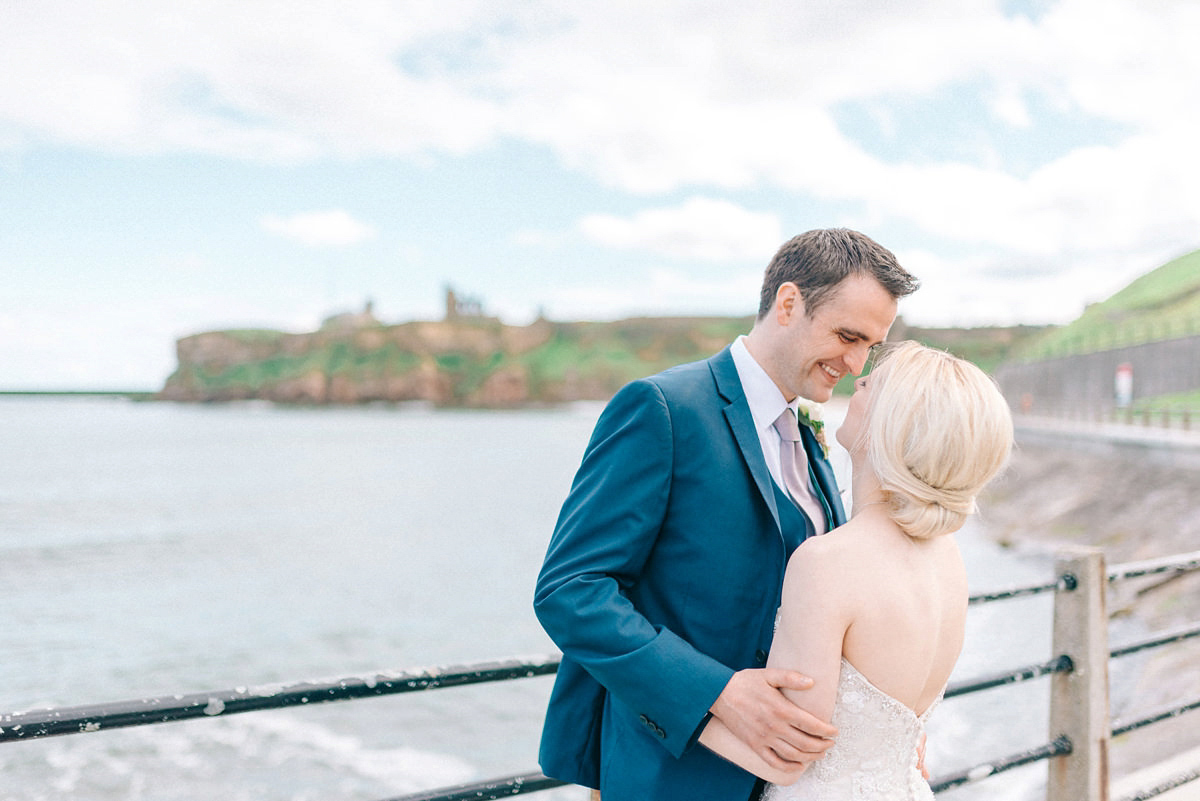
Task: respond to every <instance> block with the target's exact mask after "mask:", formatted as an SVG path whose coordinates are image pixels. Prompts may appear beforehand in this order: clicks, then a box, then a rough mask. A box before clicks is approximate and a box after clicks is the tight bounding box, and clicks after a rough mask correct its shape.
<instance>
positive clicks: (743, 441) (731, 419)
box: [708, 347, 783, 533]
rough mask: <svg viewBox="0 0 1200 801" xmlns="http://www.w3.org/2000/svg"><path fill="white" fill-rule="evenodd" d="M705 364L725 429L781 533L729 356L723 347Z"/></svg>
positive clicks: (747, 408) (764, 466)
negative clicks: (717, 395)
mask: <svg viewBox="0 0 1200 801" xmlns="http://www.w3.org/2000/svg"><path fill="white" fill-rule="evenodd" d="M708 365H709V369H710V370H711V371H712V374H713V380H714V381H715V382H716V384H717V392H719V393H720V395H721V397H722V398H723V399H724V400H725V401H726V402H727V403H728V405H727V406H726V407H725V409H724V412H725V420H726V421H727V422H728V423H729V430H730V431H732V432H733V438H734V440H735V441H736V442H737V444H738V449H739V450H741V452H742V458H743V459H744V460H745V461H746V466H747V467H748V468H749V469H750V475H751V476H753V477H754V484H755V486H757V487H758V491H759V494H761V495H762V497H763V500H764V501H766V504H767V508H768V509H770V510H771V517H772V518H773V519H774V520H775V526H776V528H778V529H779V530H780V532H781V533H782V532H783V526H782V525H781V524H780V522H779V507H778V506H776V504H775V491H774V482H773V481H772V480H771V473H770V471H768V470H767V461H766V459H764V458H763V452H762V444H761V443H760V442H759V440H758V432H757V431H755V430H754V417H753V416H752V415H751V414H750V406H749V404H747V403H746V393H745V391H744V390H743V389H742V382H741V379H739V378H738V374H737V367H736V366H734V363H733V354H732V353H730V352H729V348H728V347H727V348H725V349H724V350H723V351H721V352H720V353H718V354H717V355H716V356H713V357H712V358H711V359H709V360H708Z"/></svg>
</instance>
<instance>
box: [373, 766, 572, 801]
mask: <svg viewBox="0 0 1200 801" xmlns="http://www.w3.org/2000/svg"><path fill="white" fill-rule="evenodd" d="M564 785H566V782H563V781H559V780H558V779H551V778H549V777H547V776H546V775H544V774H542V773H537V772H534V773H520V774H517V775H515V776H502V777H500V778H497V779H487V780H485V781H481V782H474V783H471V784H457V785H454V786H453V787H443V788H442V789H439V790H427V791H424V792H420V793H413V794H411V795H402V796H397V797H395V798H387V799H383V801H491V799H496V798H508V797H509V796H514V795H524V794H525V793H538V792H541V791H542V790H552V789H554V788H555V787H562V786H564Z"/></svg>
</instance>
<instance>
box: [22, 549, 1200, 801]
mask: <svg viewBox="0 0 1200 801" xmlns="http://www.w3.org/2000/svg"><path fill="white" fill-rule="evenodd" d="M1197 569H1200V551H1198V552H1195V553H1191V554H1180V555H1177V556H1173V557H1167V558H1164V559H1155V560H1148V561H1144V562H1137V563H1129V564H1125V565H1119V566H1115V567H1113V568H1112V569H1111V570H1109V571H1108V580H1109V582H1115V581H1121V580H1126V579H1132V578H1143V577H1147V576H1152V575H1161V574H1183V573H1186V572H1190V571H1194V570H1197ZM1075 588H1076V580H1075V577H1074V576H1072V575H1070V574H1064V575H1061V576H1059V577H1058V578H1057V579H1056V580H1055V581H1054V582H1051V583H1042V584H1035V585H1027V586H1019V587H1013V588H1010V589H1006V590H1002V591H998V592H990V593H983V594H978V595H973V596H972V597H971V598H970V603H971V604H973V605H974V604H981V603H991V602H996V601H1002V600H1008V599H1014V598H1023V597H1028V596H1031V595H1037V594H1041V593H1046V592H1059V593H1061V592H1072V591H1074V590H1075ZM1197 636H1200V623H1195V624H1189V625H1186V626H1183V627H1180V628H1177V629H1175V630H1172V631H1168V632H1163V633H1159V634H1156V635H1153V636H1150V637H1147V638H1144V639H1142V640H1140V641H1137V642H1131V643H1127V644H1125V645H1122V646H1120V647H1117V648H1113V649H1112V650H1111V651H1110V653H1109V656H1110V658H1119V657H1123V656H1127V655H1129V654H1133V653H1137V652H1140V651H1144V650H1147V649H1151V648H1159V647H1164V646H1167V645H1171V644H1175V643H1179V642H1182V641H1185V640H1189V639H1192V638H1194V637H1197ZM558 664H559V657H557V656H545V657H536V658H524V659H515V658H514V659H504V660H497V661H491V662H483V663H476V664H470V665H454V666H446V667H436V668H427V669H422V670H416V671H399V672H382V673H378V674H376V675H374V676H370V677H351V678H344V679H336V680H332V681H325V682H302V683H295V684H290V685H270V686H266V687H258V688H248V689H237V690H223V691H217V692H209V693H194V694H190V695H182V696H163V697H154V698H144V699H138V700H132V701H121V702H114V703H108V704H95V705H89V706H76V707H62V708H58V709H45V710H30V711H26V712H11V713H5V714H0V742H12V741H18V740H31V739H37V738H44V737H54V736H61V735H68V734H80V733H87V732H95V731H102V730H108V729H114V728H124V727H130V726H145V725H155V724H159V723H166V722H170V721H178V720H187V719H195V718H206V717H207V718H211V717H219V716H224V715H231V714H239V713H243V712H253V711H259V710H265V709H279V708H285V707H295V706H305V705H312V704H320V703H328V702H334V701H348V700H355V699H359V698H370V697H377V696H384V695H394V694H398V693H408V692H419V691H424V690H433V689H441V688H448V687H461V686H466V685H472V684H481V683H486V682H495V681H508V680H511V679H518V678H529V677H534V676H544V675H549V674H552V673H554V672H556V670H557V668H558ZM1073 669H1074V665H1073V664H1072V660H1071V659H1070V658H1069V657H1067V656H1065V655H1059V656H1055V657H1053V658H1052V659H1050V660H1048V661H1046V662H1042V663H1038V664H1034V665H1027V666H1023V667H1018V668H1015V669H1011V670H1008V671H1003V672H1000V673H997V674H994V675H990V676H983V677H979V678H976V679H972V680H970V681H963V682H957V683H954V684H951V685H950V686H949V687H947V689H946V698H952V697H956V696H962V695H967V694H971V693H976V692H982V691H985V690H988V689H992V688H995V687H1000V686H1004V685H1007V684H1013V683H1017V682H1022V681H1027V680H1029V679H1033V678H1038V677H1041V676H1049V675H1053V674H1056V673H1069V672H1070V671H1072V670H1073ZM1196 709H1200V699H1192V700H1189V701H1185V702H1183V703H1182V704H1177V705H1175V706H1172V707H1169V708H1164V709H1157V710H1153V711H1151V712H1150V713H1148V714H1144V715H1143V716H1141V717H1139V718H1136V719H1133V720H1128V721H1126V720H1121V721H1114V722H1113V724H1112V735H1113V736H1118V735H1120V734H1125V733H1128V732H1130V731H1134V730H1136V729H1140V728H1144V727H1146V726H1149V725H1152V724H1154V723H1158V722H1161V721H1164V720H1169V719H1172V718H1175V717H1178V716H1180V715H1182V714H1184V713H1186V712H1189V711H1193V710H1196ZM1071 753H1072V743H1071V741H1070V740H1069V739H1068V738H1067V737H1063V736H1059V737H1056V738H1055V739H1054V740H1052V741H1051V742H1049V743H1046V744H1043V745H1040V746H1037V747H1034V748H1030V749H1027V750H1025V751H1021V752H1019V753H1015V754H1009V755H1005V756H1002V757H999V758H997V759H994V760H990V761H988V762H986V763H983V764H980V765H976V766H974V767H970V768H967V769H965V770H962V771H959V772H957V773H953V774H950V775H946V776H940V777H935V778H934V780H933V781H931V783H930V784H931V786H932V787H933V789H934V792H942V791H945V790H947V789H950V788H954V787H958V786H961V785H964V784H969V783H973V782H978V781H982V780H983V779H986V778H989V777H991V776H995V775H997V774H999V773H1003V772H1005V771H1008V770H1011V769H1013V768H1017V767H1021V766H1023V765H1028V764H1032V763H1034V762H1038V761H1042V760H1047V759H1051V758H1054V757H1058V756H1064V755H1068V754H1071ZM1196 779H1197V772H1196V771H1190V772H1188V773H1185V774H1181V775H1180V776H1176V777H1173V778H1172V779H1171V780H1169V781H1167V782H1163V783H1162V784H1161V785H1160V786H1159V787H1156V788H1149V789H1147V790H1145V791H1143V792H1140V793H1139V794H1138V795H1136V796H1133V797H1130V798H1128V799H1122V801H1145V800H1146V799H1149V798H1152V797H1154V796H1155V795H1158V794H1161V793H1163V792H1167V791H1168V790H1171V789H1174V788H1175V787H1178V786H1181V785H1182V784H1185V783H1187V782H1190V781H1194V780H1196ZM562 785H563V782H560V781H557V780H555V779H550V778H547V777H546V776H544V775H542V774H541V773H538V772H529V773H521V774H514V775H511V776H504V777H499V778H493V779H488V780H485V781H480V782H474V783H470V784H462V785H458V786H455V787H447V788H440V789H435V790H430V791H425V792H421V793H417V794H409V795H405V796H400V797H397V798H394V799H388V800H387V801H467V799H470V800H471V801H487V800H488V799H499V798H507V797H510V796H514V795H522V794H527V793H534V792H540V791H543V790H549V789H552V788H554V787H559V786H562Z"/></svg>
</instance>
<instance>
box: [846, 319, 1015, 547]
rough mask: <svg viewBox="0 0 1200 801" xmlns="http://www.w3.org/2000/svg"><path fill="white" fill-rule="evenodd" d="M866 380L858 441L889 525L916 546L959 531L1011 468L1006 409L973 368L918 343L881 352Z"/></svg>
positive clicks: (1009, 422)
mask: <svg viewBox="0 0 1200 801" xmlns="http://www.w3.org/2000/svg"><path fill="white" fill-rule="evenodd" d="M868 380H869V381H870V388H871V394H870V396H869V398H868V405H867V410H866V425H865V427H864V431H863V432H862V436H865V438H866V442H865V445H866V448H867V463H868V465H869V466H870V469H872V470H873V471H874V472H875V475H876V476H877V477H878V479H879V483H880V487H881V488H882V489H883V493H884V500H885V502H886V503H887V505H888V508H889V510H890V513H891V517H892V519H893V520H894V521H895V522H896V524H897V525H899V526H900V528H901V529H902V530H903V531H904V532H905V533H906V534H908V535H909V536H910V537H913V538H914V539H928V538H931V537H937V536H939V535H942V534H949V533H951V532H953V531H957V530H958V529H959V528H960V527H962V524H963V523H964V522H965V521H966V518H967V515H969V514H971V513H972V512H974V511H975V497H976V495H978V494H979V492H980V491H981V490H982V489H983V487H984V486H985V485H986V484H987V483H988V482H989V481H990V480H991V479H992V478H994V477H995V476H996V474H997V473H999V472H1000V470H1001V469H1002V468H1003V467H1004V465H1005V464H1006V463H1007V461H1008V456H1009V452H1010V450H1011V448H1012V440H1013V426H1012V416H1011V414H1010V413H1009V410H1008V404H1007V403H1006V402H1005V400H1004V398H1003V396H1002V395H1001V394H1000V391H999V389H998V388H997V387H996V384H995V383H994V382H993V381H992V379H991V378H989V377H988V376H987V375H986V374H985V373H984V372H983V371H982V370H980V369H979V368H978V367H976V366H975V365H973V364H971V363H970V362H967V361H964V360H962V359H959V358H957V357H955V356H952V355H950V354H949V353H946V352H945V351H940V350H934V349H932V348H927V347H925V346H923V345H920V344H918V343H916V342H900V343H897V344H895V345H887V346H884V348H883V354H882V355H881V357H880V359H879V361H878V364H877V366H876V367H875V369H874V370H873V371H872V372H871V374H870V377H869V379H868Z"/></svg>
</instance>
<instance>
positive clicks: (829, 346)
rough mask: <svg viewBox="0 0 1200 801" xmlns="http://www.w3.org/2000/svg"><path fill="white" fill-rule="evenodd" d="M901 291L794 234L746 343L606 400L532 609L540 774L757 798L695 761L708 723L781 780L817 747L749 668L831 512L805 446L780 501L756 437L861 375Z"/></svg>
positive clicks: (899, 271) (775, 262) (813, 732)
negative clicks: (546, 656)
mask: <svg viewBox="0 0 1200 801" xmlns="http://www.w3.org/2000/svg"><path fill="white" fill-rule="evenodd" d="M916 287H917V281H916V279H915V278H913V276H911V275H909V274H908V273H907V272H906V271H905V270H904V269H903V268H901V267H900V265H899V264H898V263H897V261H896V258H895V256H894V255H892V253H891V252H890V251H888V250H887V249H885V248H883V247H882V246H880V245H879V244H877V243H876V242H874V241H873V240H871V239H870V238H868V237H867V236H865V235H863V234H861V233H858V232H856V231H850V230H846V229H831V230H817V231H810V232H808V233H805V234H801V235H800V236H797V237H795V238H794V239H792V240H790V241H789V242H787V243H786V244H784V245H783V247H782V248H780V250H779V252H778V253H776V255H775V257H774V258H773V259H772V261H771V263H770V264H769V265H768V267H767V270H766V273H765V276H764V279H763V285H762V292H761V297H760V301H759V309H758V316H757V318H756V320H755V323H754V326H753V328H752V330H751V331H750V333H749V334H748V335H746V336H744V337H739V338H738V339H737V341H735V342H734V343H733V344H732V345H731V346H730V347H727V348H725V349H724V350H722V351H721V352H720V353H718V354H717V355H715V356H713V357H712V358H710V359H708V360H706V361H701V362H695V363H693V364H686V365H682V366H679V367H675V368H672V369H670V370H667V371H666V372H663V373H661V374H659V375H656V376H652V377H650V378H646V379H642V380H640V381H635V382H633V383H631V384H629V385H627V386H626V387H624V388H623V389H622V390H621V391H620V392H618V393H617V395H616V396H614V397H613V399H612V400H611V401H610V402H609V404H608V406H607V407H606V408H605V410H604V412H603V414H602V415H601V416H600V419H599V421H598V422H597V423H596V428H595V431H594V432H593V434H592V439H591V442H590V443H589V445H588V448H587V452H586V453H585V454H584V457H583V462H582V464H581V465H580V468H579V471H578V473H577V474H576V476H575V481H574V483H573V485H572V487H571V491H570V494H569V495H568V497H567V499H566V502H565V503H564V504H563V508H562V511H561V513H560V515H559V519H558V524H557V526H556V528H555V531H554V535H553V537H552V538H551V541H550V546H549V549H548V551H547V553H546V559H545V563H544V565H543V567H542V571H541V574H540V575H539V577H538V582H537V589H536V593H535V598H534V608H535V610H536V612H537V615H538V618H539V620H540V621H541V623H542V625H543V627H544V628H545V629H546V631H547V633H548V634H549V635H550V637H551V638H552V639H553V640H554V642H555V643H556V644H557V645H558V646H559V647H560V648H561V649H562V651H563V660H562V664H561V665H560V667H559V670H558V676H557V678H556V680H555V685H554V690H553V693H552V695H551V698H550V704H549V709H548V711H547V714H546V722H545V727H544V729H543V733H542V746H541V753H540V764H541V767H542V770H543V771H544V772H545V773H546V775H548V776H552V777H554V778H558V779H561V780H563V781H568V782H572V783H575V784H582V785H586V786H588V787H593V788H599V789H600V791H601V795H602V798H603V801H656V800H657V799H680V800H681V801H682V800H684V799H686V800H687V801H702V800H703V799H713V801H730V800H731V799H733V800H734V801H736V800H737V799H749V798H751V796H752V795H754V794H757V792H758V790H757V788H756V780H755V778H754V777H753V776H752V775H750V774H749V773H746V772H744V771H743V770H741V769H740V768H737V767H735V766H734V765H732V764H731V763H728V762H726V761H724V760H723V759H721V758H720V757H718V756H716V755H715V754H713V753H712V752H710V751H708V750H707V749H706V748H704V747H703V746H699V745H697V744H696V739H697V738H698V737H699V734H700V732H701V730H702V729H703V728H704V725H705V724H706V723H707V722H708V720H709V719H710V717H711V716H715V717H718V718H720V719H721V720H722V721H723V722H724V723H725V724H726V725H727V726H728V727H729V728H730V730H732V731H733V733H734V734H735V735H737V736H738V737H739V738H740V739H742V740H744V741H745V742H746V743H747V744H749V745H750V746H751V747H752V748H754V749H755V751H756V752H757V753H758V754H760V755H761V756H762V757H763V758H764V759H766V760H767V761H768V762H770V763H772V764H776V765H780V766H782V765H784V764H785V763H802V764H809V763H811V762H813V761H815V760H816V759H818V758H819V757H820V756H821V754H822V753H823V752H824V750H825V749H827V748H828V747H829V746H830V745H831V744H832V741H831V740H830V739H829V738H831V737H833V736H835V734H836V732H835V731H834V729H833V728H832V727H831V726H829V725H828V724H826V723H824V722H823V721H820V720H818V719H817V718H815V717H813V716H812V715H809V714H808V713H807V712H805V711H803V710H801V709H800V708H799V707H796V706H795V705H794V704H792V703H791V702H789V701H788V700H787V699H786V698H785V696H784V695H783V693H782V692H781V691H780V690H781V688H795V689H804V688H806V687H807V686H809V684H810V683H811V682H810V680H809V679H807V678H806V677H804V676H801V675H800V674H798V673H795V672H792V671H784V670H775V669H771V670H768V669H766V668H765V667H764V666H765V665H766V660H767V651H768V650H769V649H770V647H771V639H772V634H773V626H774V620H775V612H776V609H777V608H778V606H779V597H780V589H781V586H782V582H783V571H784V566H785V565H786V564H787V559H788V556H789V555H790V554H791V552H792V551H793V550H794V549H795V548H796V546H798V545H799V544H800V543H801V542H803V540H804V539H805V538H806V537H808V536H812V535H814V534H819V533H822V532H824V531H828V530H829V529H830V528H833V527H835V526H838V525H840V524H841V523H843V522H845V512H844V511H843V508H842V504H841V500H840V497H839V494H838V491H837V486H836V484H835V481H834V477H833V471H832V469H831V468H830V466H829V463H828V461H826V458H825V455H824V454H823V453H822V446H821V445H820V444H819V443H818V441H817V438H816V437H815V436H814V435H813V432H812V431H810V430H809V429H808V428H807V427H805V426H801V440H802V442H803V444H804V446H805V449H804V450H805V452H806V454H807V462H808V464H807V466H805V465H803V464H801V465H800V469H799V471H798V472H797V473H795V474H794V475H795V476H796V477H798V479H799V484H798V483H797V481H796V480H792V481H788V480H787V478H786V477H785V475H784V472H785V470H786V467H785V466H784V460H783V457H782V454H783V452H784V451H785V450H789V451H790V449H791V446H790V444H789V443H788V442H781V436H780V434H779V433H777V431H776V429H775V428H774V427H773V423H774V422H775V420H776V419H777V418H779V419H781V420H782V419H785V416H786V415H787V414H790V412H787V409H789V408H791V409H793V410H794V409H795V408H796V405H797V404H798V402H799V399H800V398H807V399H809V400H812V401H817V402H824V401H826V400H828V399H829V397H830V395H831V393H832V390H833V387H834V385H835V384H836V383H837V382H838V380H839V379H840V378H841V377H842V376H844V375H846V374H848V373H849V374H854V375H858V374H859V373H861V372H862V370H863V367H864V365H865V363H866V361H867V358H868V355H869V351H870V348H871V347H872V346H874V345H876V344H878V343H880V342H882V341H883V340H884V339H885V338H886V336H887V332H888V329H889V328H890V327H891V324H892V322H893V320H894V319H895V316H896V302H897V300H898V299H899V298H901V297H904V296H906V295H908V294H910V293H911V292H913V291H914V290H915V289H916ZM793 436H794V435H793ZM800 461H804V457H803V455H801V457H800ZM789 485H790V486H792V487H793V490H791V491H789V490H788V489H787V487H788V486H789ZM806 509H809V510H812V511H811V512H806V511H805V510H806Z"/></svg>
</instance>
